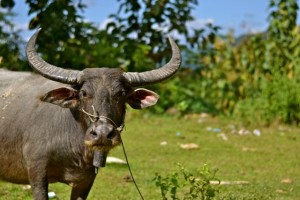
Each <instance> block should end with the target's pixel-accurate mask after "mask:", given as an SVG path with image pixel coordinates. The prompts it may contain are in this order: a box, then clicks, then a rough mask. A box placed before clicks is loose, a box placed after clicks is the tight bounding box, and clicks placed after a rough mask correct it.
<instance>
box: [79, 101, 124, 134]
mask: <svg viewBox="0 0 300 200" xmlns="http://www.w3.org/2000/svg"><path fill="white" fill-rule="evenodd" d="M92 109H93V114H91V113H89V112H87V111H85V110H84V109H83V108H81V111H82V112H83V113H84V114H86V115H87V116H88V117H89V119H90V121H91V122H96V121H98V120H99V119H106V120H107V121H109V122H110V123H111V124H112V125H113V127H114V128H115V129H116V130H117V131H119V132H122V130H123V128H124V124H121V126H117V124H116V123H115V122H114V121H113V120H112V119H110V118H109V117H105V116H103V115H101V116H99V115H98V113H97V112H96V110H95V107H94V106H93V105H92Z"/></svg>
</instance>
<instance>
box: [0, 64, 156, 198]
mask: <svg viewBox="0 0 300 200" xmlns="http://www.w3.org/2000/svg"><path fill="white" fill-rule="evenodd" d="M8 77H9V78H8ZM157 100H158V95H157V94H156V93H154V92H152V91H149V90H145V89H133V88H131V87H130V85H129V84H128V83H127V81H126V80H125V79H124V78H123V76H122V71H120V70H119V69H106V68H98V69H88V68H87V69H85V70H83V76H82V84H81V85H73V86H69V85H65V84H62V83H58V82H54V81H51V80H48V79H45V78H44V77H42V76H40V75H36V74H32V73H24V72H10V71H5V70H0V127H1V128H0V144H1V145H0V163H1V165H0V179H2V180H5V181H9V182H13V183H18V184H30V185H31V186H32V191H33V197H34V199H36V200H41V199H48V196H47V193H48V184H49V183H54V182H62V183H66V184H69V185H70V186H72V192H71V199H86V198H87V195H88V193H89V191H90V189H91V187H92V184H93V182H94V179H95V176H96V175H95V168H94V166H93V164H92V161H93V155H94V154H93V152H94V150H99V151H103V152H108V151H109V150H110V149H112V148H113V147H115V146H117V145H119V144H120V142H121V141H120V133H119V132H118V131H117V130H116V129H117V127H119V126H121V125H123V123H124V117H125V104H126V103H128V104H129V105H130V106H131V107H133V108H135V109H140V108H144V107H148V106H152V105H154V104H155V103H156V101H157ZM92 106H93V107H94V109H92ZM82 109H83V110H84V111H86V112H87V113H93V112H94V111H95V112H96V113H97V114H98V115H99V116H105V117H108V118H109V119H110V120H111V121H110V120H107V119H106V118H100V119H98V118H96V119H95V120H93V121H92V120H91V119H90V117H89V116H88V115H87V114H85V113H84V112H82Z"/></svg>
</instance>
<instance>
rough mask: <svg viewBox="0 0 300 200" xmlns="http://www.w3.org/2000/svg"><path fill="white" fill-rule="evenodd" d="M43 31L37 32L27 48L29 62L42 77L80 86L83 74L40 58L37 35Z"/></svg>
mask: <svg viewBox="0 0 300 200" xmlns="http://www.w3.org/2000/svg"><path fill="white" fill-rule="evenodd" d="M40 30H41V29H39V30H37V31H36V32H35V33H34V34H33V35H32V36H31V38H30V39H29V41H28V44H27V47H26V55H27V59H28V62H29V63H30V65H31V66H32V67H33V69H34V70H36V71H37V72H38V73H40V74H41V75H42V76H44V77H46V78H48V79H50V80H53V81H58V82H61V83H67V84H80V75H81V72H80V71H77V70H67V69H62V68H59V67H56V66H54V65H51V64H49V63H47V62H46V61H44V60H43V59H42V58H40V57H39V56H38V54H37V52H36V50H35V48H34V46H35V41H36V38H37V35H38V34H39V32H40Z"/></svg>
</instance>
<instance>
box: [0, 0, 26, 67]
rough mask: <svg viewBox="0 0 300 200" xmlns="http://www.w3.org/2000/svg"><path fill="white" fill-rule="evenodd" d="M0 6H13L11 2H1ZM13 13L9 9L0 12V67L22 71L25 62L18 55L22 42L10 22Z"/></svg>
mask: <svg viewBox="0 0 300 200" xmlns="http://www.w3.org/2000/svg"><path fill="white" fill-rule="evenodd" d="M1 6H3V7H5V8H6V7H8V8H9V7H10V6H13V4H12V3H11V2H9V1H8V2H5V1H3V2H1ZM13 16H14V13H12V12H11V11H10V10H9V9H3V10H2V11H1V12H0V67H3V68H10V69H12V70H16V69H18V68H20V69H24V67H25V62H24V60H22V57H21V56H20V55H19V52H20V48H21V47H22V44H23V43H22V40H21V38H20V36H19V34H18V31H17V30H15V28H14V26H15V25H14V24H13V23H12V22H11V18H13Z"/></svg>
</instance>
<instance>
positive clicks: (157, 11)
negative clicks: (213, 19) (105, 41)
mask: <svg viewBox="0 0 300 200" xmlns="http://www.w3.org/2000/svg"><path fill="white" fill-rule="evenodd" d="M118 1H119V2H120V6H119V11H118V13H117V14H112V15H111V16H110V17H111V18H112V19H113V20H114V21H112V22H111V23H110V24H108V26H107V30H108V31H109V32H111V33H112V34H113V35H116V36H118V37H119V38H124V40H123V41H120V43H121V44H122V46H123V48H124V51H123V52H124V54H123V58H124V59H125V60H128V61H129V64H128V66H127V70H129V71H144V70H149V69H153V68H155V66H156V65H158V64H160V63H164V62H165V61H166V55H169V52H171V49H170V45H169V43H168V41H167V37H166V35H167V34H169V33H171V32H177V33H179V34H181V35H183V36H184V37H185V39H186V40H187V41H190V43H191V44H195V43H196V42H197V41H198V40H199V39H200V38H197V40H191V38H192V37H194V38H195V35H196V33H197V31H198V30H195V31H193V33H189V30H188V28H187V22H188V21H190V20H192V19H193V17H192V15H191V11H192V9H193V6H194V5H197V0H179V1H171V0H164V1H156V0H150V1H141V0H134V1H131V0H118ZM140 45H141V46H142V47H144V46H147V47H148V51H147V52H143V51H141V52H139V54H140V55H139V57H141V56H144V57H147V58H148V59H149V58H150V59H151V60H152V63H151V65H147V64H148V62H146V65H145V64H142V65H140V63H139V62H136V61H137V60H134V59H133V58H135V57H136V51H134V50H133V49H136V50H138V49H140V48H141V47H140ZM140 60H145V58H140V59H139V61H140ZM146 60H147V59H146ZM155 64H156V65H155Z"/></svg>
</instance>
